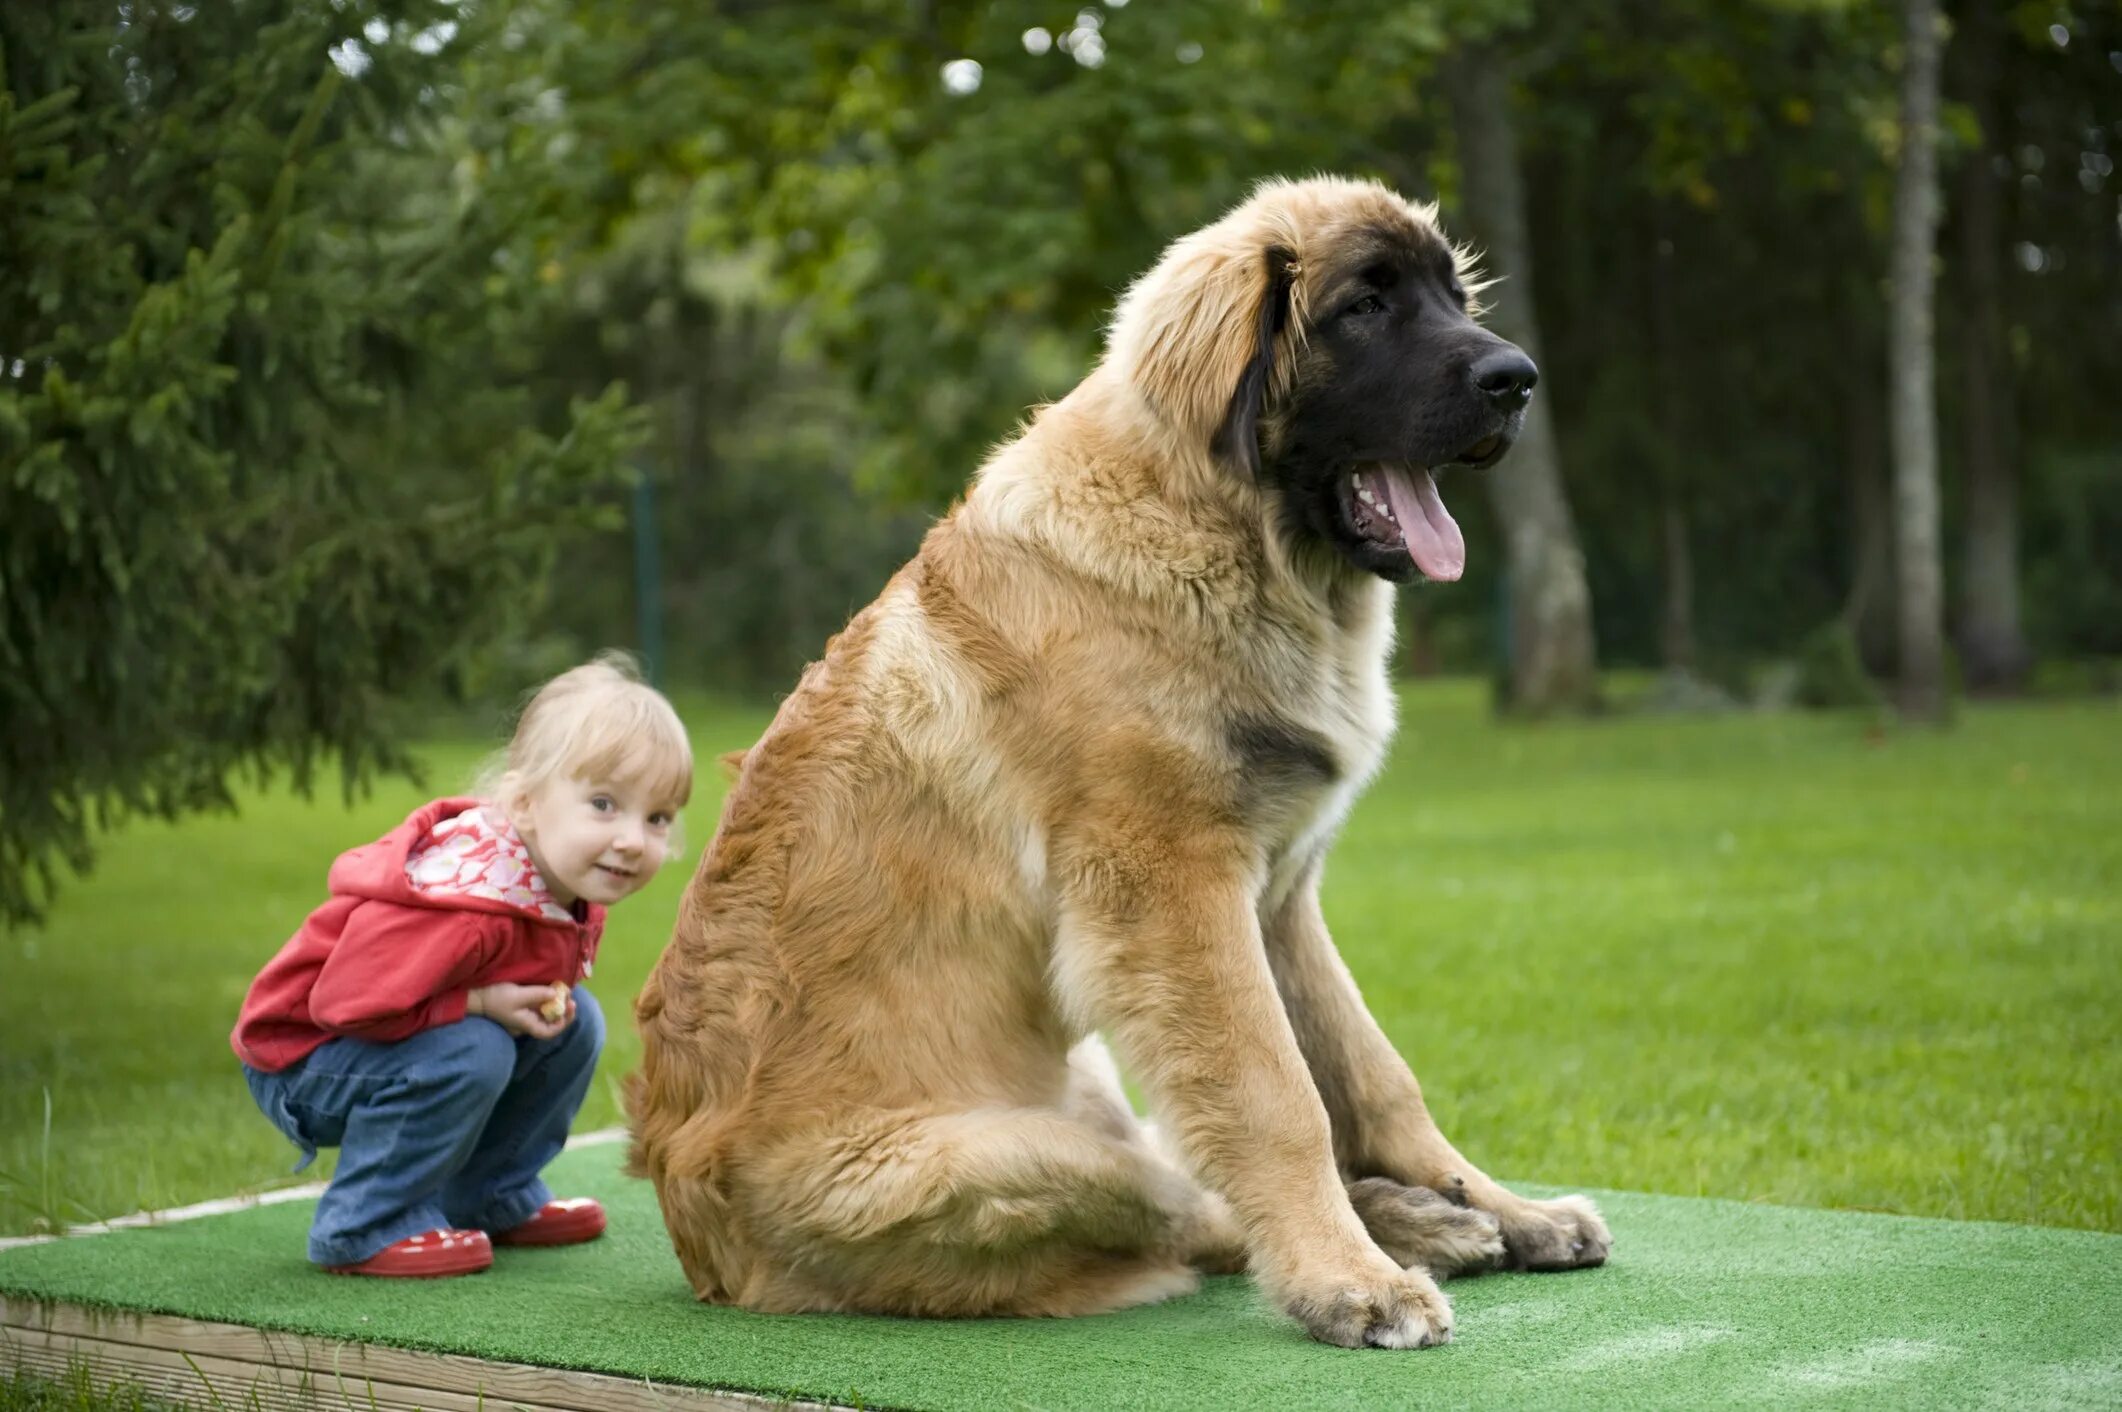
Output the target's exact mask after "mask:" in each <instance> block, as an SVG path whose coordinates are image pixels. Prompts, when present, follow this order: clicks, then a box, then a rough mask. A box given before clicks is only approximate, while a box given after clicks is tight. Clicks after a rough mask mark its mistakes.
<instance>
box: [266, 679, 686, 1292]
mask: <svg viewBox="0 0 2122 1412" xmlns="http://www.w3.org/2000/svg"><path fill="white" fill-rule="evenodd" d="M692 777H693V759H692V749H691V747H690V745H688V743H687V741H686V738H685V728H684V726H683V725H681V724H680V723H679V720H678V716H677V713H676V712H675V711H673V710H672V709H671V706H670V703H669V702H668V701H666V700H664V698H663V697H662V696H661V695H660V694H658V693H657V692H656V691H655V690H654V689H652V688H650V687H649V686H647V685H645V684H644V683H642V682H641V680H640V679H639V678H638V677H637V676H636V675H635V674H634V672H633V669H632V666H631V664H630V663H629V662H628V661H627V660H626V659H625V658H624V657H620V656H616V655H608V656H605V657H600V658H598V659H597V660H596V661H593V662H591V663H589V664H587V665H585V666H581V667H577V668H575V669H574V670H573V671H570V672H567V673H564V674H563V675H561V676H559V677H556V678H554V679H553V680H552V681H550V682H548V683H546V684H545V686H543V687H542V688H540V689H539V691H538V692H537V694H536V695H534V696H533V697H532V698H531V701H530V704H529V705H528V706H526V707H525V708H524V710H523V715H522V717H521V719H520V720H519V721H518V723H517V726H516V731H515V735H514V738H513V739H512V740H511V741H510V742H509V746H508V750H507V753H506V756H505V757H504V761H503V763H502V764H501V766H500V768H499V769H498V771H496V772H494V773H493V777H492V778H491V780H490V781H489V782H488V785H487V787H486V788H483V789H482V790H481V791H480V796H481V797H476V798H450V799H438V800H435V801H434V802H432V803H430V804H427V805H425V806H423V807H421V808H420V809H417V810H415V811H414V812H413V814H412V815H411V817H409V818H408V819H406V821H405V822H404V823H403V824H400V825H399V826H398V827H397V828H395V829H393V830H392V831H391V832H390V833H388V834H386V835H385V836H384V837H383V838H381V839H379V840H378V841H376V842H375V843H371V844H367V845H365V846H363V847H360V848H356V849H354V850H352V851H351V852H348V853H344V854H341V855H340V857H339V859H338V861H337V862H335V863H334V864H333V865H332V869H331V877H330V891H331V899H330V901H328V902H326V903H325V904H324V905H323V906H321V907H319V908H318V909H317V910H316V911H315V912H313V913H311V914H310V917H309V919H308V920H307V921H306V922H304V923H303V925H302V928H301V930H300V931H298V932H296V934H295V936H294V937H293V939H292V940H290V941H289V942H288V943H287V945H285V946H283V947H282V948H281V949H280V952H279V954H278V955H276V956H275V957H273V959H272V960H271V961H269V962H268V963H266V966H265V969H264V970H263V971H261V972H260V973H259V975H258V977H257V979H256V980H255V981H253V982H252V983H251V988H250V993H249V994H248V995H247V996H246V997H245V998H244V1002H243V1010H242V1013H241V1015H240V1017H239V1018H238V1019H237V1021H236V1029H235V1032H234V1034H232V1035H231V1036H230V1042H231V1043H232V1044H233V1045H234V1047H235V1051H236V1055H237V1057H238V1058H240V1059H241V1060H242V1061H243V1070H244V1076H245V1078H246V1079H247V1080H248V1081H249V1083H250V1088H251V1093H252V1095H253V1096H254V1097H255V1098H256V1099H257V1101H258V1106H259V1107H260V1108H262V1109H263V1110H264V1111H265V1115H266V1116H267V1117H268V1118H270V1119H271V1120H272V1121H273V1123H274V1124H275V1125H276V1126H278V1127H279V1129H280V1130H281V1131H282V1132H283V1133H285V1134H286V1135H287V1136H288V1137H289V1138H290V1139H292V1140H293V1142H294V1143H295V1145H296V1146H297V1147H299V1148H301V1149H302V1152H303V1154H304V1155H303V1158H302V1165H307V1164H308V1162H309V1161H310V1159H311V1158H312V1157H314V1156H315V1155H316V1151H317V1149H318V1148H320V1147H333V1146H336V1147H338V1148H339V1166H338V1171H337V1174H336V1175H335V1176H334V1177H333V1179H332V1182H331V1185H330V1187H329V1188H328V1189H327V1190H326V1191H325V1193H324V1196H323V1198H322V1199H321V1200H320V1201H319V1202H318V1203H317V1214H316V1218H315V1220H314V1221H313V1222H312V1224H311V1227H310V1237H309V1258H310V1259H311V1260H312V1261H314V1262H315V1263H316V1264H318V1265H321V1266H323V1267H324V1268H326V1269H328V1270H331V1271H333V1272H334V1273H338V1274H357V1275H382V1276H414V1277H422V1276H440V1275H459V1274H469V1273H472V1272H473V1271H477V1270H483V1269H485V1268H487V1267H488V1266H489V1265H491V1264H492V1263H493V1246H494V1244H496V1243H499V1244H504V1245H568V1244H573V1243H575V1242H578V1241H584V1240H592V1239H595V1238H596V1237H597V1236H598V1235H601V1234H602V1233H603V1231H604V1224H605V1218H604V1211H603V1209H602V1208H601V1207H600V1206H599V1205H598V1204H597V1203H596V1202H595V1201H592V1200H588V1199H586V1198H578V1199H575V1200H571V1201H556V1200H554V1199H553V1196H552V1193H551V1192H550V1191H549V1190H548V1189H547V1188H546V1186H545V1183H544V1182H543V1181H542V1180H541V1179H540V1177H539V1173H540V1172H541V1171H542V1170H543V1169H544V1167H545V1165H546V1164H547V1163H548V1162H550V1161H551V1160H552V1159H553V1157H554V1156H556V1155H557V1154H558V1153H559V1151H560V1149H561V1147H562V1146H563V1145H564V1143H565V1142H566V1140H567V1131H568V1127H569V1125H570V1124H571V1123H572V1122H573V1121H574V1116H575V1113H576V1110H577V1109H579V1108H580V1107H581V1105H582V1098H583V1095H584V1094H585V1093H586V1092H587V1091H588V1088H589V1081H590V1075H591V1073H592V1072H593V1071H594V1070H595V1068H596V1064H597V1055H598V1053H599V1051H600V1050H601V1049H602V1048H603V1044H604V1018H603V1014H602V1012H601V1011H600V1010H599V1008H598V1006H597V1002H596V1000H595V999H594V998H593V997H592V996H591V995H590V993H589V991H588V990H586V989H584V988H583V985H582V982H583V981H584V980H585V979H587V977H588V976H589V973H590V963H591V962H592V961H593V960H595V958H596V954H597V944H598V941H599V939H600V937H601V936H602V934H603V930H604V913H605V909H606V908H608V907H610V906H612V905H613V904H614V903H616V902H618V901H620V900H621V899H622V898H625V897H628V896H630V895H632V894H633V893H635V892H638V891H639V890H640V889H641V888H642V887H644V886H646V885H647V883H648V881H649V879H650V878H652V877H654V876H655V874H656V870H657V869H658V868H660V867H661V866H662V865H663V861H664V859H665V857H666V856H667V855H668V853H669V849H670V844H671V830H672V827H673V825H674V824H675V822H676V819H677V813H678V810H679V809H680V808H681V807H682V806H683V805H684V804H685V802H686V800H687V798H688V797H689V796H690V795H691V793H692Z"/></svg>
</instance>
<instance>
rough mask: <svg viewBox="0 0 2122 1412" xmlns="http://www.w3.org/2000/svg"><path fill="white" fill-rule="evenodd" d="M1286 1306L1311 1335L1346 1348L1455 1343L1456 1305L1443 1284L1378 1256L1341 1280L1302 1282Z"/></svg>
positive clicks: (1289, 1295) (1328, 1278) (1288, 1296)
mask: <svg viewBox="0 0 2122 1412" xmlns="http://www.w3.org/2000/svg"><path fill="white" fill-rule="evenodd" d="M1283 1303H1284V1306H1285V1307H1286V1308H1287V1309H1288V1310H1289V1312H1290V1314H1291V1315H1292V1316H1293V1317H1294V1318H1295V1319H1296V1320H1297V1322H1298V1323H1300V1324H1302V1325H1304V1331H1305V1332H1306V1333H1308V1334H1310V1335H1311V1336H1312V1337H1313V1338H1315V1339H1318V1340H1319V1341H1320V1342H1321V1343H1331V1344H1336V1345H1338V1346H1340V1347H1342V1348H1428V1347H1431V1346H1432V1345H1434V1344H1440V1343H1449V1342H1451V1336H1452V1310H1451V1304H1450V1302H1449V1301H1447V1300H1446V1299H1445V1298H1444V1292H1443V1291H1442V1290H1440V1289H1438V1288H1437V1282H1436V1281H1435V1280H1432V1279H1431V1278H1430V1277H1429V1276H1428V1275H1425V1274H1423V1273H1422V1272H1421V1271H1420V1270H1402V1269H1400V1268H1399V1267H1398V1266H1396V1265H1394V1264H1392V1263H1391V1262H1390V1261H1388V1260H1382V1259H1379V1258H1377V1257H1376V1256H1373V1257H1371V1259H1370V1260H1369V1261H1367V1262H1366V1263H1364V1264H1363V1265H1361V1266H1358V1267H1357V1268H1356V1269H1353V1270H1347V1271H1342V1272H1339V1273H1338V1276H1333V1275H1330V1276H1326V1277H1324V1278H1317V1279H1310V1280H1306V1281H1304V1282H1302V1283H1301V1284H1299V1285H1298V1286H1297V1287H1296V1288H1294V1289H1292V1290H1290V1291H1289V1292H1288V1293H1287V1294H1285V1296H1284V1300H1283Z"/></svg>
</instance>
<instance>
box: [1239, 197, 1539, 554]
mask: <svg viewBox="0 0 2122 1412" xmlns="http://www.w3.org/2000/svg"><path fill="white" fill-rule="evenodd" d="M1351 253H1352V255H1353V256H1354V258H1352V259H1349V260H1348V261H1347V263H1346V264H1345V265H1344V266H1342V267H1339V268H1335V269H1332V270H1328V271H1323V272H1321V273H1322V275H1323V278H1322V279H1320V281H1319V283H1318V284H1317V285H1316V286H1315V288H1314V292H1313V293H1312V294H1311V297H1310V299H1309V301H1308V303H1309V305H1310V307H1309V309H1308V310H1307V318H1308V320H1309V325H1310V327H1309V329H1308V332H1307V336H1306V338H1305V340H1304V346H1303V350H1302V351H1301V352H1300V353H1299V354H1298V362H1297V365H1296V367H1295V368H1294V369H1293V377H1292V387H1291V390H1290V395H1289V397H1288V398H1287V400H1286V405H1284V406H1281V407H1277V408H1274V409H1270V410H1268V411H1266V413H1265V415H1264V416H1262V417H1260V425H1259V429H1258V432H1257V447H1258V451H1259V455H1260V462H1259V471H1260V475H1261V476H1262V478H1263V481H1264V483H1265V484H1267V485H1268V486H1269V487H1271V488H1272V493H1273V494H1274V496H1275V498H1276V501H1277V503H1278V506H1279V511H1280V517H1281V520H1282V527H1283V530H1284V532H1285V533H1288V534H1291V535H1293V536H1298V537H1301V538H1310V539H1313V540H1315V541H1319V542H1323V543H1324V544H1325V545H1327V546H1328V547H1330V548H1331V549H1332V550H1333V552H1335V553H1336V554H1337V555H1339V556H1340V558H1341V559H1343V560H1344V561H1346V562H1347V563H1348V564H1349V565H1351V566H1352V567H1354V568H1356V569H1359V570H1361V571H1364V572H1367V573H1372V574H1376V575H1378V576H1379V577H1381V578H1385V579H1389V580H1392V581H1393V582H1395V583H1402V582H1406V581H1408V580H1411V579H1413V578H1415V577H1416V576H1417V575H1418V574H1419V575H1421V576H1424V577H1427V578H1430V579H1437V580H1450V579H1456V578H1458V577H1459V574H1460V572H1461V571H1462V570H1463V569H1464V568H1465V564H1466V544H1465V540H1464V539H1463V538H1462V537H1461V535H1460V533H1459V527H1458V525H1457V524H1456V523H1455V522H1454V521H1453V519H1452V517H1451V514H1450V512H1449V511H1447V510H1446V509H1445V508H1444V502H1443V501H1442V499H1440V498H1439V496H1438V493H1437V486H1436V479H1437V477H1438V476H1439V475H1440V473H1441V472H1442V471H1443V469H1444V468H1445V467H1447V466H1458V465H1466V466H1476V467H1482V466H1490V465H1493V464H1495V462H1496V461H1497V460H1498V459H1499V458H1501V457H1502V455H1503V453H1504V452H1505V451H1507V450H1509V449H1510V445H1511V443H1512V442H1513V441H1514V440H1516V438H1517V435H1518V431H1519V428H1520V427H1521V426H1522V425H1523V423H1524V420H1525V406H1526V403H1527V402H1528V401H1530V400H1531V398H1532V390H1533V384H1534V383H1535V382H1536V381H1537V380H1538V378H1539V372H1538V370H1537V369H1535V368H1534V366H1533V362H1532V360H1531V359H1530V358H1528V357H1526V356H1525V354H1524V353H1523V352H1522V351H1521V350H1519V348H1518V347H1517V346H1516V345H1514V344H1512V343H1509V342H1507V341H1506V340H1504V339H1502V338H1499V337H1497V336H1496V335H1495V334H1493V333H1490V332H1489V331H1488V330H1486V329H1484V328H1482V327H1481V326H1480V325H1478V324H1476V323H1475V322H1474V321H1473V319H1472V318H1471V317H1469V316H1468V313H1467V295H1466V291H1465V290H1464V289H1463V288H1462V287H1461V286H1460V283H1459V279H1458V276H1457V273H1456V270H1455V268H1454V262H1453V259H1452V255H1451V251H1450V250H1449V249H1448V248H1447V247H1446V246H1445V244H1444V242H1443V241H1442V240H1441V239H1439V238H1438V237H1437V236H1435V235H1434V234H1433V233H1430V232H1426V231H1396V232H1380V233H1377V234H1376V235H1374V237H1373V238H1372V239H1371V240H1370V241H1369V242H1367V243H1366V245H1365V247H1364V248H1362V249H1360V250H1357V251H1354V252H1351ZM1269 258H1270V262H1271V269H1273V270H1275V271H1276V272H1277V280H1276V291H1275V294H1274V295H1273V296H1271V298H1270V301H1269V303H1270V306H1272V305H1274V304H1275V303H1276V302H1277V300H1278V299H1279V300H1280V301H1281V302H1283V304H1284V305H1285V307H1286V301H1287V288H1288V277H1287V274H1286V269H1287V257H1286V255H1285V256H1282V257H1281V259H1280V262H1279V263H1276V259H1277V257H1276V256H1275V255H1273V254H1271V255H1270V257H1269ZM1269 312H1272V309H1270V311H1269ZM1283 317H1286V315H1276V318H1277V319H1279V318H1283ZM1269 323H1270V319H1269V317H1268V315H1267V314H1265V313H1264V314H1263V317H1262V320H1261V324H1262V329H1261V331H1262V333H1263V335H1265V337H1264V338H1263V341H1262V345H1261V346H1262V350H1263V352H1271V338H1272V330H1271V329H1270V328H1269V327H1268V325H1269ZM1276 326H1277V327H1279V323H1277V325H1276ZM1266 372H1267V369H1266V367H1264V366H1263V367H1262V368H1260V369H1259V380H1260V381H1261V382H1262V383H1263V384H1264V382H1265V380H1266ZM1251 378H1252V375H1251V374H1249V375H1248V380H1249V381H1250V380H1251ZM1249 391H1250V389H1248V388H1247V387H1243V386H1241V387H1240V389H1239V397H1240V399H1243V398H1244V397H1246V396H1247V395H1248V392H1249ZM1252 395H1254V396H1255V397H1257V396H1258V395H1259V394H1258V393H1257V392H1255V393H1252ZM1233 410H1234V413H1235V412H1236V411H1237V410H1238V408H1237V407H1236V405H1235V404H1234V408H1233ZM1258 415H1259V414H1257V413H1256V416H1258ZM1227 431H1230V432H1232V433H1233V434H1235V433H1236V432H1237V431H1238V428H1236V427H1230V428H1227Z"/></svg>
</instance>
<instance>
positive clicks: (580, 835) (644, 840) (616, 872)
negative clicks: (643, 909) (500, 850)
mask: <svg viewBox="0 0 2122 1412" xmlns="http://www.w3.org/2000/svg"><path fill="white" fill-rule="evenodd" d="M510 812H511V815H512V817H513V818H514V820H515V824H516V831H517V832H518V833H520V834H521V835H522V836H523V841H524V843H526V844H528V845H529V846H530V851H531V859H532V861H534V862H535V863H536V864H537V865H538V872H539V874H540V876H542V877H543V878H544V879H545V885H546V887H547V888H548V889H550V890H551V892H552V894H553V900H554V901H556V902H558V903H559V904H560V905H561V906H563V907H572V906H573V905H574V904H575V901H576V900H577V899H578V898H579V899H583V900H586V901H590V902H595V903H598V904H600V905H602V906H605V907H609V906H611V905H612V904H613V903H615V902H617V901H619V900H620V899H621V898H623V897H630V896H632V895H633V894H634V893H636V892H639V891H640V890H641V889H642V888H644V887H646V886H648V880H649V879H650V878H652V877H654V876H655V875H656V870H657V869H658V868H660V867H662V866H663V860H664V858H665V857H666V856H668V855H669V853H670V831H671V825H672V823H673V822H675V821H676V819H677V814H678V811H677V808H676V806H675V805H674V804H673V803H672V802H671V801H670V800H668V799H658V798H653V797H651V796H650V794H649V791H648V787H647V786H646V785H644V784H642V783H641V782H640V781H638V780H592V779H580V778H571V779H559V778H555V779H550V780H547V781H546V782H545V783H544V784H543V785H541V786H539V787H538V789H537V790H535V791H534V792H532V793H531V794H529V795H526V796H524V797H523V798H521V799H519V800H518V801H517V802H516V806H515V807H514V808H513V809H512V810H511V811H510Z"/></svg>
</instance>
